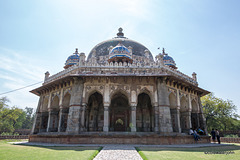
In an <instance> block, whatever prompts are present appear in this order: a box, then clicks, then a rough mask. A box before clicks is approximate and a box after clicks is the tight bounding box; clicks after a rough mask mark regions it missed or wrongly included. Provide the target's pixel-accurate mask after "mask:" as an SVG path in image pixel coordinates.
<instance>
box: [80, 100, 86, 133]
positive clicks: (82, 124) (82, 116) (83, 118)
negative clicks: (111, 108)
mask: <svg viewBox="0 0 240 160" xmlns="http://www.w3.org/2000/svg"><path fill="white" fill-rule="evenodd" d="M86 106H87V104H86V103H83V104H82V113H81V126H80V131H86V127H85V112H86Z"/></svg>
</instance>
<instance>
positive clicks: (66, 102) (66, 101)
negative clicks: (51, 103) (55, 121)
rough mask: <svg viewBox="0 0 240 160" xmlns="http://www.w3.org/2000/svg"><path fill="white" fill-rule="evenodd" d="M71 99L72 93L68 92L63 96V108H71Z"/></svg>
mask: <svg viewBox="0 0 240 160" xmlns="http://www.w3.org/2000/svg"><path fill="white" fill-rule="evenodd" d="M70 99H71V94H70V93H69V92H67V93H66V94H65V95H64V97H63V102H62V105H63V108H69V106H70Z"/></svg>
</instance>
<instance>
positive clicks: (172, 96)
mask: <svg viewBox="0 0 240 160" xmlns="http://www.w3.org/2000/svg"><path fill="white" fill-rule="evenodd" d="M169 104H170V108H171V109H176V108H177V96H176V95H175V94H174V93H172V92H171V93H170V94H169Z"/></svg>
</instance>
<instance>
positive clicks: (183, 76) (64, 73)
mask: <svg viewBox="0 0 240 160" xmlns="http://www.w3.org/2000/svg"><path fill="white" fill-rule="evenodd" d="M98 67H99V68H102V69H103V68H105V69H106V68H109V69H111V70H113V71H115V70H116V71H118V68H126V69H127V70H128V69H129V68H132V69H135V70H139V72H141V70H144V69H150V68H151V69H155V73H154V75H155V74H156V75H158V74H159V72H161V71H162V69H165V71H166V70H167V71H168V72H170V73H171V74H173V75H175V76H177V77H179V78H181V79H184V80H187V81H188V82H190V83H192V84H193V85H198V83H197V82H196V81H195V80H194V79H193V78H191V77H189V76H188V75H186V74H184V73H182V72H180V71H178V70H176V69H173V68H170V67H168V66H159V64H158V63H151V65H150V66H141V64H140V63H138V64H133V65H132V64H128V65H127V66H125V65H120V66H119V64H115V63H114V64H111V63H110V64H109V63H107V64H106V65H100V64H98V63H96V64H92V63H86V64H84V65H83V66H78V65H74V66H72V67H69V68H68V69H65V70H63V71H61V72H59V73H57V74H54V75H52V76H50V77H49V78H48V79H46V80H45V82H44V84H47V83H49V82H52V81H54V80H56V79H59V78H62V77H65V76H67V75H69V74H71V73H72V72H76V73H77V72H78V70H81V69H87V70H89V71H90V70H92V69H93V70H95V68H98ZM127 72H128V71H127ZM94 74H97V73H94ZM125 74H134V73H130V72H129V73H125Z"/></svg>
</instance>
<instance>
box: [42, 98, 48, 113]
mask: <svg viewBox="0 0 240 160" xmlns="http://www.w3.org/2000/svg"><path fill="white" fill-rule="evenodd" d="M47 111H48V98H47V97H45V98H44V99H43V104H42V110H41V112H47Z"/></svg>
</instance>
